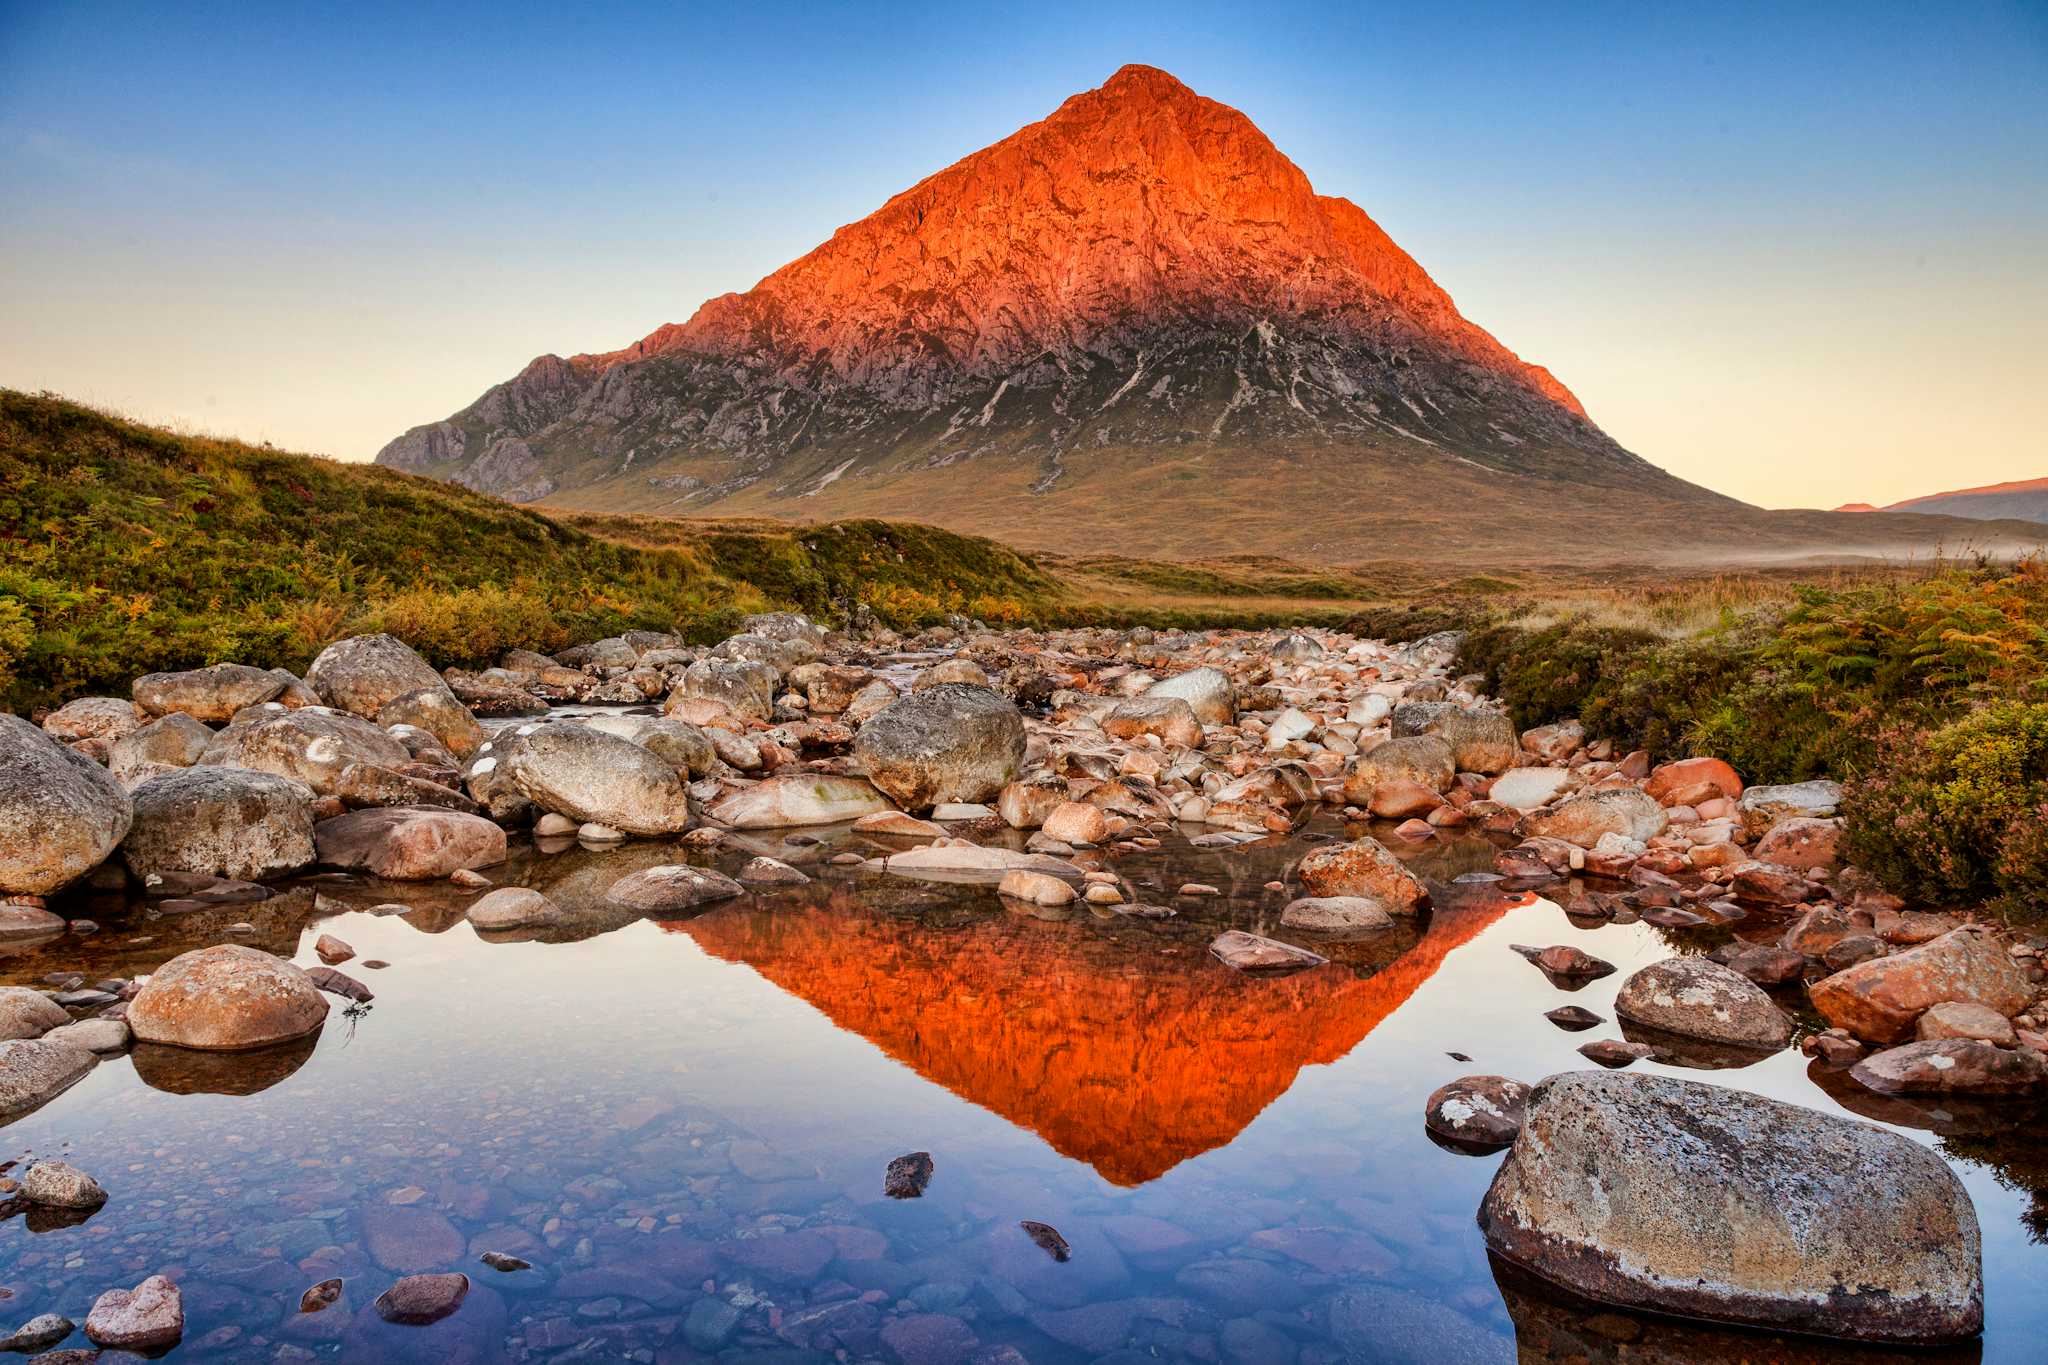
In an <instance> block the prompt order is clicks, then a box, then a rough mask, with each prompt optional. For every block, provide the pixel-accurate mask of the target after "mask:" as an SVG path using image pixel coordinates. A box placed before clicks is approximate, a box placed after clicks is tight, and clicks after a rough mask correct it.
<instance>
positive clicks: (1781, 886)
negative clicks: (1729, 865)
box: [1728, 862, 1822, 905]
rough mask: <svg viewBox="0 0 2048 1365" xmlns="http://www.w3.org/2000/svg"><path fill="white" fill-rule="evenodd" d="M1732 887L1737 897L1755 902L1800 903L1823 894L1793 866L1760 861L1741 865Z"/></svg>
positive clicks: (1760, 903)
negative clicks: (1772, 864) (1794, 869)
mask: <svg viewBox="0 0 2048 1365" xmlns="http://www.w3.org/2000/svg"><path fill="white" fill-rule="evenodd" d="M1728 889H1729V890H1730V891H1732V892H1733V893H1734V894H1735V899H1737V900H1739V901H1748V902H1749V903H1750V904H1752V905H1799V904H1802V903H1804V902H1806V901H1810V900H1813V899H1814V898H1815V897H1816V896H1818V895H1820V894H1822V893H1821V890H1820V888H1819V887H1816V886H1815V885H1814V884H1813V883H1812V882H1809V881H1808V880H1807V879H1806V878H1805V877H1803V876H1801V875H1800V874H1799V873H1797V872H1794V871H1793V870H1792V869H1791V868H1788V867H1773V866H1771V865H1770V864H1769V863H1756V862H1753V863H1750V864H1748V865H1747V866H1744V867H1741V868H1738V869H1737V870H1736V873H1735V877H1734V879H1733V880H1732V881H1730V882H1729V884H1728Z"/></svg>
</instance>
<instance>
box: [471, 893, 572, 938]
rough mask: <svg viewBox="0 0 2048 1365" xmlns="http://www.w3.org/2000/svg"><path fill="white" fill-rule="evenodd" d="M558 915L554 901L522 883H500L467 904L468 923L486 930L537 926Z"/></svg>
mask: <svg viewBox="0 0 2048 1365" xmlns="http://www.w3.org/2000/svg"><path fill="white" fill-rule="evenodd" d="M561 917H562V911H561V908H560V907H559V906H557V905H556V904H555V903H554V902H553V901H551V900H549V899H548V898H547V897H546V896H543V895H541V894H540V892H538V891H530V890H528V889H527V888H526V887H523V886H501V887H499V888H498V889H497V890H496V891H493V892H491V893H489V894H488V895H485V896H480V897H478V898H477V899H476V900H475V901H473V902H471V903H470V907H469V922H470V923H471V924H472V925H474V926H476V927H477V928H478V929H481V930H484V931H486V932H489V931H503V930H508V929H539V928H544V927H546V926H547V925H550V924H553V923H555V922H556V921H557V920H559V919H560V918H561Z"/></svg>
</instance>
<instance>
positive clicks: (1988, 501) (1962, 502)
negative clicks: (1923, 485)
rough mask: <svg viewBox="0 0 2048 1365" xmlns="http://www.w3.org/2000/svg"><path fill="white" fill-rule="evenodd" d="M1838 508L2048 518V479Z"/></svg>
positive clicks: (1983, 517) (1977, 518)
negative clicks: (1888, 502) (1875, 505)
mask: <svg viewBox="0 0 2048 1365" xmlns="http://www.w3.org/2000/svg"><path fill="white" fill-rule="evenodd" d="M1835 510H1836V511H1838V512H1933V513H1938V514H1940V515H1941V516H1945V517H1968V518H1969V519H1971V520H1972V521H1996V520H2000V519H2005V520H2012V521H2039V522H2048V479H2015V480H2013V481H2012V482H2010V483H1988V484H1985V485H1984V486H1983V487H1981V488H1958V489H1956V490H1955V491H1954V492H1951V493H1929V494H1928V495H1927V496H1925V497H1920V498H1908V499H1906V500H1905V501H1904V502H1895V503H1893V504H1891V506H1889V507H1873V506H1871V505H1870V504H1869V503H1867V502H1852V503H1849V504H1847V505H1845V506H1842V507H1838V508H1836V509H1835Z"/></svg>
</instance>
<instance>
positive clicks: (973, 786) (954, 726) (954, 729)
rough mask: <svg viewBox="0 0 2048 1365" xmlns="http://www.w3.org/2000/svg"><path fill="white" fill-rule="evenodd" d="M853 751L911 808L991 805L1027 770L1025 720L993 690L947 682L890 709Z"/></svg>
mask: <svg viewBox="0 0 2048 1365" xmlns="http://www.w3.org/2000/svg"><path fill="white" fill-rule="evenodd" d="M853 752H854V757H855V758H856V759H857V760H858V761H859V762H860V763H861V765H862V766H863V767H864V768H865V769H866V771H867V776H868V780H869V781H871V782H873V783H874V784H875V785H876V786H877V787H879V788H881V789H882V791H883V792H884V793H886V794H887V795H888V796H889V797H891V798H892V799H893V800H894V801H895V802H896V804H897V805H899V806H901V807H903V808H904V809H905V810H910V811H920V810H928V809H930V808H931V807H932V806H935V805H938V804H940V803H942V802H947V801H987V800H990V799H992V798H994V797H995V796H996V795H997V793H999V792H1001V791H1002V789H1003V786H1004V784H1006V783H1008V782H1010V781H1012V780H1013V779H1014V778H1015V777H1016V776H1017V773H1018V771H1019V770H1020V769H1021V768H1022V767H1023V766H1024V716H1023V713H1022V712H1020V711H1019V710H1018V709H1017V704H1016V703H1015V702H1013V701H1011V700H1010V699H1009V698H1008V697H1005V696H1003V695H1002V694H1001V693H1000V692H996V691H994V690H992V689H990V688H986V687H976V686H974V685H973V684H971V683H940V684H938V685H937V686H934V687H929V688H926V689H925V690H924V691H922V692H914V693H912V694H911V695H909V696H907V697H900V698H898V699H897V700H895V701H893V702H891V703H889V705H888V706H886V707H884V708H883V709H882V710H881V711H880V712H879V713H878V714H876V715H875V716H874V717H873V718H872V719H870V720H869V721H868V722H867V723H866V724H865V725H863V726H861V727H860V731H859V733H858V734H857V735H855V737H854V748H853Z"/></svg>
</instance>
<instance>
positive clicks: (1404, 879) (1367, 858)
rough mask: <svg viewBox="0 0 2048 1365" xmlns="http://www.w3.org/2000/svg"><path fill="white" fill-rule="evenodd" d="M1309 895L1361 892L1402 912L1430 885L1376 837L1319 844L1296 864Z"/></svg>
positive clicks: (1418, 900)
mask: <svg viewBox="0 0 2048 1365" xmlns="http://www.w3.org/2000/svg"><path fill="white" fill-rule="evenodd" d="M1295 874H1296V875H1297V876H1298V877H1299V878H1300V879H1301V884H1302V887H1303V889H1305V890H1306V891H1307V892H1308V894H1309V895H1310V896H1364V897H1367V898H1368V899H1371V900H1373V901H1376V902H1377V903H1378V904H1379V905H1380V907H1381V908H1382V909H1384V910H1386V911H1387V912H1388V913H1389V914H1396V915H1405V914H1412V913H1414V911H1415V910H1416V909H1417V908H1418V907H1419V906H1421V905H1423V904H1424V903H1426V902H1427V901H1428V900H1429V888H1428V887H1426V886H1424V885H1423V884H1422V879H1421V878H1420V877H1417V876H1416V875H1415V874H1414V873H1413V872H1410V871H1409V870H1408V869H1407V868H1406V867H1404V866H1403V865H1402V863H1401V860H1400V859H1399V858H1396V857H1395V856H1394V855H1393V854H1392V853H1389V852H1388V851H1387V848H1386V845H1384V844H1382V843H1381V842H1380V841H1379V840H1377V839H1371V838H1367V839H1360V840H1358V841H1357V842H1355V843H1350V844H1341V845H1336V846H1333V847H1329V848H1319V849H1317V850H1315V851H1314V852H1313V853H1310V854H1308V855H1307V856H1306V857H1304V858H1303V859H1302V860H1301V862H1300V863H1299V864H1298V865H1297V866H1296V868H1295Z"/></svg>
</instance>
